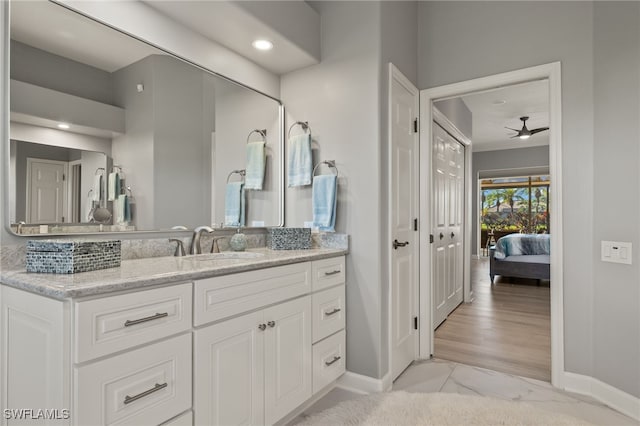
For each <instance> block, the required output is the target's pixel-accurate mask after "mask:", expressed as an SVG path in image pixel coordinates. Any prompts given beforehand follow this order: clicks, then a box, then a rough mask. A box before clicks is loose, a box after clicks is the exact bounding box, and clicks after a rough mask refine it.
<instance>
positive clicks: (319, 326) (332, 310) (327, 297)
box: [311, 285, 345, 343]
mask: <svg viewBox="0 0 640 426" xmlns="http://www.w3.org/2000/svg"><path fill="white" fill-rule="evenodd" d="M344 298H345V297H344V285H341V286H338V287H334V288H330V289H328V290H322V291H319V292H317V293H313V294H312V295H311V300H312V310H313V320H312V324H313V342H314V343H315V342H317V341H318V340H322V339H324V338H325V337H327V336H329V335H331V334H333V333H335V332H336V331H338V330H342V329H343V328H344V325H345V302H344Z"/></svg>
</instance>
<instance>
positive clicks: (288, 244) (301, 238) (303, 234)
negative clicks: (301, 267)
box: [267, 228, 311, 250]
mask: <svg viewBox="0 0 640 426" xmlns="http://www.w3.org/2000/svg"><path fill="white" fill-rule="evenodd" d="M267 248H270V249H271V250H308V249H310V248H311V228H269V230H268V232H267Z"/></svg>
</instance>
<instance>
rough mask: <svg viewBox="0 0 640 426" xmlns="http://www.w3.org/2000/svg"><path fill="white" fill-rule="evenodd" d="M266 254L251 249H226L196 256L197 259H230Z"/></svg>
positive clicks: (252, 257) (250, 257) (249, 257)
mask: <svg viewBox="0 0 640 426" xmlns="http://www.w3.org/2000/svg"><path fill="white" fill-rule="evenodd" d="M262 256H264V253H256V252H251V251H225V252H222V253H209V254H199V255H197V256H195V257H194V259H195V260H200V261H208V260H230V259H255V258H257V257H262Z"/></svg>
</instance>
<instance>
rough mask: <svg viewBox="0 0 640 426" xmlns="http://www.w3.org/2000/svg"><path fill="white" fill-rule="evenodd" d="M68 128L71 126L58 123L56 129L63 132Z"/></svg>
mask: <svg viewBox="0 0 640 426" xmlns="http://www.w3.org/2000/svg"><path fill="white" fill-rule="evenodd" d="M69 127H71V126H69V125H68V124H67V123H59V124H58V128H60V129H63V130H67V129H68V128H69Z"/></svg>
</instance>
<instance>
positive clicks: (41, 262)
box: [27, 240, 121, 274]
mask: <svg viewBox="0 0 640 426" xmlns="http://www.w3.org/2000/svg"><path fill="white" fill-rule="evenodd" d="M120 260H121V241H120V240H101V241H87V240H75V241H71V240H29V241H28V242H27V272H42V273H49V274H75V273H78V272H86V271H95V270H96V269H106V268H116V267H118V266H120Z"/></svg>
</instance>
